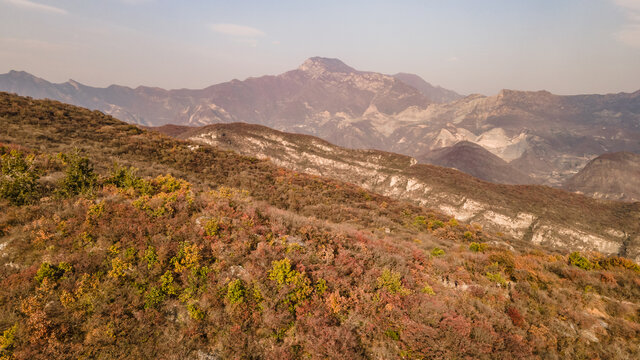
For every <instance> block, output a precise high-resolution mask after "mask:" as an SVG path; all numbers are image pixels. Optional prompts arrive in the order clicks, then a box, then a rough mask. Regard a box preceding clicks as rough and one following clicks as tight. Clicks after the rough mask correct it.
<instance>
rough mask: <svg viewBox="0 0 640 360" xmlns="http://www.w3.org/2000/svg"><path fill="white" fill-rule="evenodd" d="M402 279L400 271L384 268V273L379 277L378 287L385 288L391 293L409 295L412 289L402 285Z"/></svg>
mask: <svg viewBox="0 0 640 360" xmlns="http://www.w3.org/2000/svg"><path fill="white" fill-rule="evenodd" d="M401 279H402V276H401V275H400V273H398V272H395V271H392V270H389V269H384V270H382V275H380V276H379V277H378V279H377V281H378V289H384V290H386V291H388V292H389V293H390V294H399V295H408V294H409V293H410V291H409V289H406V288H405V287H404V286H402V281H401Z"/></svg>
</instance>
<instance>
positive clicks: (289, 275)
mask: <svg viewBox="0 0 640 360" xmlns="http://www.w3.org/2000/svg"><path fill="white" fill-rule="evenodd" d="M269 279H270V280H273V281H275V282H276V283H278V285H280V286H285V285H288V286H290V287H291V290H290V291H289V293H288V294H287V297H286V299H285V300H284V302H285V304H287V305H288V306H289V310H291V311H295V308H296V307H298V305H300V304H301V303H302V302H304V301H306V300H307V299H308V298H309V296H310V295H311V293H312V292H313V288H312V287H311V281H310V280H309V278H307V277H306V275H305V274H303V273H301V272H298V271H296V270H294V269H292V268H291V262H290V261H289V259H288V258H284V259H282V260H276V261H274V262H273V263H272V267H271V270H270V271H269Z"/></svg>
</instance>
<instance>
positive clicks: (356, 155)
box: [180, 124, 640, 260]
mask: <svg viewBox="0 0 640 360" xmlns="http://www.w3.org/2000/svg"><path fill="white" fill-rule="evenodd" d="M180 137H181V138H184V139H189V140H192V141H194V142H198V143H201V144H207V145H213V146H216V147H220V148H224V149H229V150H233V151H237V152H240V153H242V154H245V155H251V156H258V157H261V158H268V159H270V160H271V161H273V162H274V163H276V164H278V165H280V166H283V167H287V168H289V169H294V170H296V171H301V172H305V173H309V174H313V175H320V176H325V177H331V178H334V179H339V180H341V181H346V182H350V183H353V184H357V185H358V186H362V187H364V188H366V189H369V190H371V191H375V192H378V193H380V194H383V195H387V196H390V197H394V198H396V199H402V200H407V201H411V202H413V203H415V204H419V205H421V206H426V207H428V208H432V209H436V210H438V211H441V212H443V213H445V214H447V215H449V216H454V217H455V218H456V219H458V220H461V221H465V222H469V223H477V224H480V225H482V226H483V227H484V228H486V229H491V230H492V231H495V232H500V233H502V234H504V236H505V238H512V239H518V240H522V241H525V242H528V243H529V244H537V245H544V246H547V247H549V248H556V249H564V250H569V249H582V250H597V251H600V252H602V253H606V254H624V255H626V256H629V257H632V258H635V259H637V260H640V203H637V204H625V203H616V202H605V201H598V200H594V199H590V198H587V197H585V196H582V195H577V194H571V193H568V192H565V191H561V190H556V189H552V188H549V187H545V186H508V185H496V184H491V183H488V182H485V181H481V180H478V179H476V178H473V177H471V176H469V175H466V174H463V173H461V172H459V171H456V170H452V169H446V168H442V167H438V166H432V165H424V164H418V162H417V161H416V160H415V159H414V158H411V157H408V156H404V155H398V154H393V153H386V152H381V151H375V150H351V149H346V148H341V147H337V146H334V145H332V144H330V143H328V142H325V141H323V140H320V139H318V138H314V137H311V136H305V135H296V134H290V133H283V132H279V131H275V130H272V129H269V128H266V127H263V126H257V125H248V124H218V125H210V126H207V127H203V128H197V129H193V130H191V131H188V132H184V133H182V134H181V135H180ZM621 214H624V215H621Z"/></svg>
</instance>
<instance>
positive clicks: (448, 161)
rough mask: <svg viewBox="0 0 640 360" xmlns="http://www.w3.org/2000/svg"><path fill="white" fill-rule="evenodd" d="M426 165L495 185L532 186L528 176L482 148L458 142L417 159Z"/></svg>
mask: <svg viewBox="0 0 640 360" xmlns="http://www.w3.org/2000/svg"><path fill="white" fill-rule="evenodd" d="M417 159H418V161H420V162H422V163H427V164H433V165H438V166H444V167H449V168H454V169H457V170H460V171H462V172H464V173H467V174H469V175H471V176H474V177H477V178H478V179H481V180H485V181H489V182H493V183H497V184H533V183H534V181H533V179H531V178H530V177H529V176H527V175H526V174H524V173H523V172H521V171H520V170H517V169H515V168H514V167H513V166H511V165H509V163H507V162H506V161H504V160H502V159H501V158H499V157H498V156H496V155H494V154H492V153H491V152H490V151H488V150H486V149H485V148H483V147H482V146H480V145H478V144H475V143H472V142H469V141H460V142H458V143H456V144H455V145H452V146H446V147H443V148H438V149H435V150H431V151H429V152H428V153H426V154H424V155H422V156H419V157H417Z"/></svg>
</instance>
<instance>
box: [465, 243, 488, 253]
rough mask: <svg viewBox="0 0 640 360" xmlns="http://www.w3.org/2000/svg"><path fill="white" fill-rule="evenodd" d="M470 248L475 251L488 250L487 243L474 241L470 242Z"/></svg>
mask: <svg viewBox="0 0 640 360" xmlns="http://www.w3.org/2000/svg"><path fill="white" fill-rule="evenodd" d="M469 250H471V251H473V252H484V251H485V250H487V244H485V243H477V242H472V243H471V244H469Z"/></svg>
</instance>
